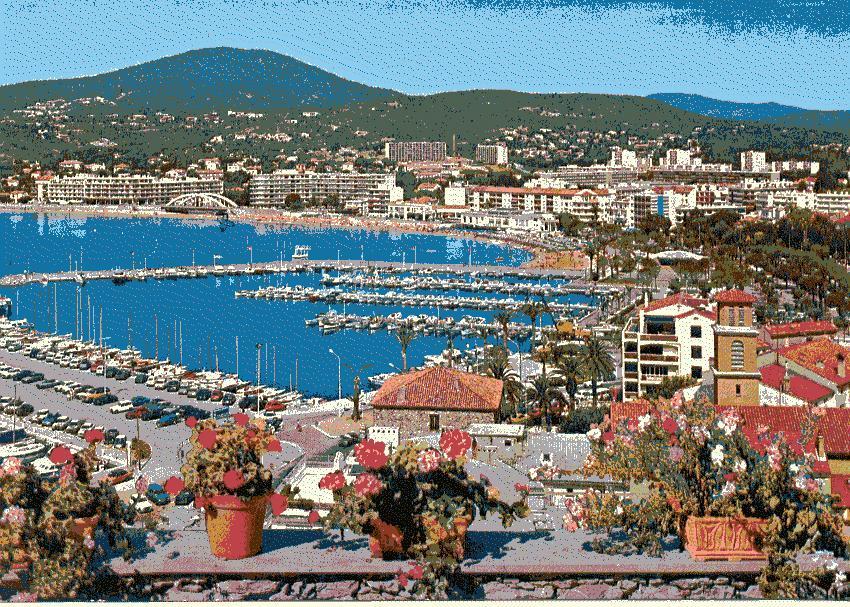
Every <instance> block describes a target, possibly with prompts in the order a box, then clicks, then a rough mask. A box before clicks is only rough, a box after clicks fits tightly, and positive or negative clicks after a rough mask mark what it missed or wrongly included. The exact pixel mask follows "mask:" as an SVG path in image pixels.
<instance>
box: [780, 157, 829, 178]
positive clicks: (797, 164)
mask: <svg viewBox="0 0 850 607" xmlns="http://www.w3.org/2000/svg"><path fill="white" fill-rule="evenodd" d="M770 166H771V170H772V171H773V172H774V173H781V172H782V171H808V172H809V174H810V175H817V174H818V172H819V171H820V163H819V162H812V161H811V160H777V161H775V162H772V163H771V165H770Z"/></svg>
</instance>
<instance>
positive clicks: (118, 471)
mask: <svg viewBox="0 0 850 607" xmlns="http://www.w3.org/2000/svg"><path fill="white" fill-rule="evenodd" d="M106 478H107V480H108V481H109V483H110V484H112V485H119V484H121V483H124V482H126V481H128V480H130V479H131V478H133V475H132V474H130V473H129V472H127V470H125V469H124V468H115V469H113V470H110V471H109V472H108V473H107V475H106Z"/></svg>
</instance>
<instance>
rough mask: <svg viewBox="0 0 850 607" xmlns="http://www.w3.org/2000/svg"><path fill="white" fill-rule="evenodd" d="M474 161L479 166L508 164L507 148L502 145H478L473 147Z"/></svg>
mask: <svg viewBox="0 0 850 607" xmlns="http://www.w3.org/2000/svg"><path fill="white" fill-rule="evenodd" d="M475 160H476V161H477V162H480V163H481V164H492V165H505V164H508V146H506V145H505V144H502V143H497V144H492V145H491V144H485V143H480V144H478V145H477V146H476V147H475Z"/></svg>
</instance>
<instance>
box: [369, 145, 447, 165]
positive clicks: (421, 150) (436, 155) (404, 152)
mask: <svg viewBox="0 0 850 607" xmlns="http://www.w3.org/2000/svg"><path fill="white" fill-rule="evenodd" d="M384 157H385V158H387V159H388V160H391V161H393V162H435V161H440V160H445V158H446V142H445V141H391V142H387V143H385V144H384Z"/></svg>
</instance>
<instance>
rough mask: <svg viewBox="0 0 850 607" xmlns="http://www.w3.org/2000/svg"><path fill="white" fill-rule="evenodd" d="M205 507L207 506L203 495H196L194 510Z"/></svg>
mask: <svg viewBox="0 0 850 607" xmlns="http://www.w3.org/2000/svg"><path fill="white" fill-rule="evenodd" d="M206 505H207V498H205V497H204V496H203V495H196V496H195V508H203V507H204V506H206Z"/></svg>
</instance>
